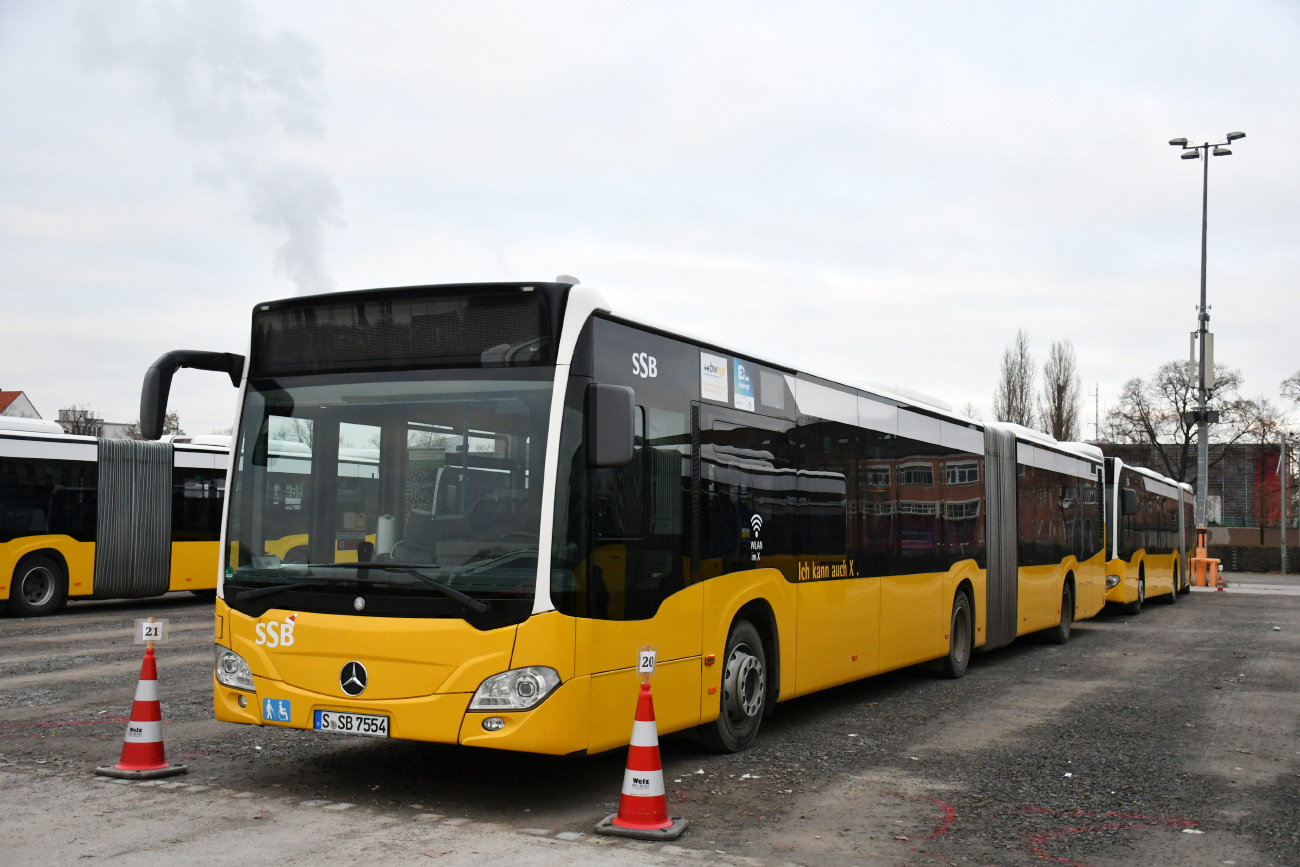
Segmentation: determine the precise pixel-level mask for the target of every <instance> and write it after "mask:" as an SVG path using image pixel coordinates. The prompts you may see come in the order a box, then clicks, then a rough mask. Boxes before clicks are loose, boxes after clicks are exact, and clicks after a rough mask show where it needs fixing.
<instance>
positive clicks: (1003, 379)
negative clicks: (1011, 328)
mask: <svg viewBox="0 0 1300 867" xmlns="http://www.w3.org/2000/svg"><path fill="white" fill-rule="evenodd" d="M993 417H994V418H996V419H997V420H998V421H1009V422H1013V423H1015V424H1019V425H1024V426H1025V427H1032V426H1033V424H1034V358H1033V356H1032V355H1030V354H1029V335H1028V334H1025V331H1024V329H1023V328H1022V329H1020V330H1018V331H1017V332H1016V339H1015V341H1014V342H1013V343H1012V344H1011V345H1010V346H1008V347H1007V348H1006V349H1005V350H1003V352H1002V372H1001V375H1000V377H999V379H998V389H997V391H996V392H994V394H993Z"/></svg>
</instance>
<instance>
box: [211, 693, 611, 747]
mask: <svg viewBox="0 0 1300 867" xmlns="http://www.w3.org/2000/svg"><path fill="white" fill-rule="evenodd" d="M253 684H254V686H255V687H256V692H252V693H250V692H245V691H243V690H239V689H233V688H231V687H228V686H226V685H224V684H222V683H220V682H219V681H217V679H216V675H215V674H214V675H213V704H214V710H215V712H216V717H217V719H219V720H222V721H223V722H233V723H244V724H247V725H261V726H268V727H278V728H295V729H309V730H311V729H314V727H315V719H316V711H318V710H323V711H335V712H342V713H356V714H373V715H378V716H385V717H388V736H389V737H394V738H402V739H404V740H416V741H429V742H432V743H442V744H464V745H466V746H479V747H493V748H496V749H504V750H520V751H524V752H533V753H545V754H549V755H568V754H570V753H575V752H582V751H583V750H586V748H587V738H586V735H587V730H588V726H587V711H588V707H587V705H588V695H589V679H588V678H586V677H578V678H574V679H572V680H569V681H567V682H565V683H562V684H560V685H559V686H558V687H556V688H555V690H554V691H552V692H551V694H550V695H548V696H547V697H546V699H545V700H544V701H543V702H542V703H541V704H539V705H538V706H537V707H535V708H533V709H531V710H527V711H505V712H503V711H492V712H481V711H469V710H468V708H469V700H470V698H471V693H445V694H439V695H429V696H421V697H418V698H404V699H388V700H382V701H357V700H341V699H338V698H334V697H331V696H324V695H320V694H318V693H313V692H308V691H306V690H303V689H298V688H296V687H292V686H289V685H287V684H285V683H282V682H280V681H277V680H270V679H267V678H262V677H256V676H255V677H254V678H253ZM241 697H242V698H243V699H244V702H245V705H244V706H241V705H240V703H239V700H240V698H241ZM282 716H287V717H288V719H287V721H285V720H283V719H281V718H280V717H282ZM493 717H494V718H496V719H500V720H501V721H502V722H501V725H500V727H499V728H496V730H494V731H490V730H488V729H486V728H484V726H483V722H484V720H486V719H488V718H493ZM321 734H322V735H327V734H328V733H326V732H322V733H321Z"/></svg>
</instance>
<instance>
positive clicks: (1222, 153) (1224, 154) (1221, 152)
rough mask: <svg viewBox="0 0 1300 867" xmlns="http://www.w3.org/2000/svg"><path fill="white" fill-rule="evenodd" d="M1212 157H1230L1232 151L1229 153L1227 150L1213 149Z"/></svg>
mask: <svg viewBox="0 0 1300 867" xmlns="http://www.w3.org/2000/svg"><path fill="white" fill-rule="evenodd" d="M1214 155H1215V156H1216V157H1230V156H1232V151H1230V150H1229V149H1228V148H1215V149H1214Z"/></svg>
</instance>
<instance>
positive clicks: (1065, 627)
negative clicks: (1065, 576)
mask: <svg viewBox="0 0 1300 867" xmlns="http://www.w3.org/2000/svg"><path fill="white" fill-rule="evenodd" d="M1073 627H1074V594H1073V593H1072V592H1070V585H1069V584H1066V585H1065V587H1064V588H1062V590H1061V622H1060V623H1058V624H1057V625H1056V628H1055V629H1053V630H1052V632H1051V638H1052V641H1053V643H1055V644H1065V643H1066V642H1067V641H1069V640H1070V630H1071V629H1072V628H1073Z"/></svg>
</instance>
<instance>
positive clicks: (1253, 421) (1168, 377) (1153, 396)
mask: <svg viewBox="0 0 1300 867" xmlns="http://www.w3.org/2000/svg"><path fill="white" fill-rule="evenodd" d="M1187 367H1188V365H1187V362H1186V361H1167V362H1165V363H1164V364H1162V365H1160V368H1159V369H1158V370H1157V371H1156V372H1155V374H1153V375H1152V377H1151V378H1150V380H1144V379H1142V378H1140V377H1138V378H1135V379H1130V380H1129V381H1128V382H1126V383H1125V384H1124V388H1123V390H1122V391H1121V392H1120V395H1119V404H1118V405H1117V406H1114V407H1111V408H1110V409H1109V410H1107V412H1106V420H1105V422H1104V425H1103V426H1104V428H1105V435H1106V438H1107V439H1109V440H1110V441H1112V442H1121V443H1145V444H1147V445H1149V446H1151V447H1152V451H1154V452H1155V453H1156V454H1158V455H1159V458H1160V462H1161V464H1162V470H1163V472H1164V473H1165V474H1166V475H1168V476H1170V477H1171V478H1173V479H1176V480H1178V481H1180V482H1185V481H1189V480H1190V478H1191V471H1192V469H1193V468H1194V467H1195V465H1196V423H1195V422H1194V421H1193V420H1192V417H1191V415H1190V411H1191V410H1193V409H1195V407H1196V385H1195V383H1194V382H1193V381H1192V379H1191V377H1190V375H1189V373H1188V369H1187ZM1214 379H1215V383H1216V384H1215V388H1214V391H1213V392H1212V393H1211V394H1210V397H1209V400H1208V402H1207V409H1209V410H1210V411H1211V412H1214V411H1217V412H1218V413H1219V421H1218V423H1217V424H1215V425H1213V426H1212V427H1211V428H1210V439H1211V442H1213V443H1215V444H1216V445H1231V444H1232V443H1235V442H1238V441H1240V440H1245V441H1246V442H1268V441H1269V440H1270V439H1276V437H1277V433H1278V430H1279V426H1280V424H1281V418H1280V416H1279V414H1278V411H1277V408H1276V407H1274V406H1273V404H1272V403H1271V402H1270V401H1268V400H1267V399H1266V398H1263V397H1258V398H1253V399H1252V398H1245V397H1241V395H1240V394H1239V393H1238V389H1240V388H1241V384H1242V376H1241V371H1238V370H1233V369H1231V368H1229V367H1226V366H1224V365H1222V364H1215V365H1214ZM1226 454H1227V450H1226V449H1219V450H1218V456H1217V457H1212V458H1211V461H1210V467H1214V466H1216V465H1217V464H1218V463H1219V462H1220V461H1222V460H1223V458H1224V456H1225V455H1226Z"/></svg>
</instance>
